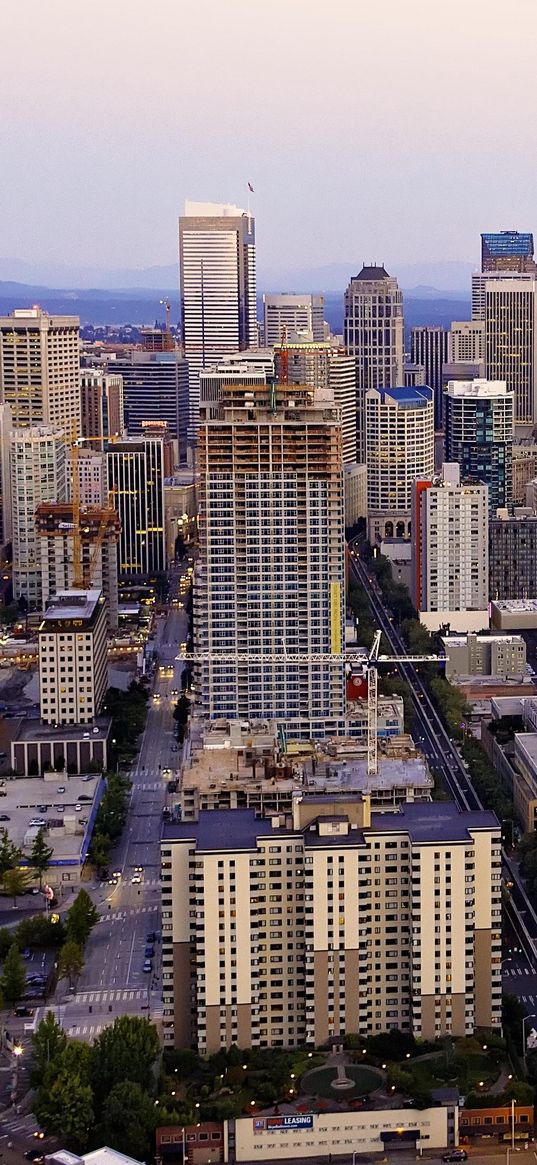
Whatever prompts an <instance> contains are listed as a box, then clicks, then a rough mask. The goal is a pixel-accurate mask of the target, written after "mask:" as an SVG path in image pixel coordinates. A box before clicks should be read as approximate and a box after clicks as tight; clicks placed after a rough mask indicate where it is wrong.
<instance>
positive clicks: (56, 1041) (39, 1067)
mask: <svg viewBox="0 0 537 1165" xmlns="http://www.w3.org/2000/svg"><path fill="white" fill-rule="evenodd" d="M32 1046H33V1061H34V1069H35V1071H34V1072H32V1077H33V1078H34V1077H35V1083H38V1082H41V1080H42V1079H43V1077H44V1076H45V1073H46V1071H47V1069H48V1068H49V1066H50V1065H51V1064H56V1063H57V1062H58V1061H59V1060H60V1058H61V1055H62V1052H63V1051H64V1050H65V1048H66V1046H67V1036H66V1034H65V1032H64V1030H63V1028H62V1027H61V1025H60V1024H59V1023H58V1022H57V1020H56V1018H55V1016H54V1012H52V1011H49V1012H47V1014H46V1016H45V1018H44V1019H42V1020H41V1023H39V1024H38V1025H37V1028H36V1030H35V1032H34V1034H33V1036H32Z"/></svg>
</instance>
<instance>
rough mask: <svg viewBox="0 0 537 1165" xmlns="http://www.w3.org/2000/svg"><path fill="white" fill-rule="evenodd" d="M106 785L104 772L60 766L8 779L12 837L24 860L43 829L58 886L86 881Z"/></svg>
mask: <svg viewBox="0 0 537 1165" xmlns="http://www.w3.org/2000/svg"><path fill="white" fill-rule="evenodd" d="M104 788H105V785H104V781H103V780H102V778H101V776H100V775H92V774H88V775H87V777H80V776H76V777H73V776H70V775H69V776H68V775H67V773H66V772H65V771H62V772H55V771H54V770H51V771H47V772H46V773H45V775H44V776H43V777H41V778H39V777H31V778H30V779H19V780H16V781H9V780H8V781H4V782H2V785H1V792H2V802H1V804H2V812H5V813H6V814H8V816H9V837H10V840H11V841H12V842H13V844H14V845H15V846H16V847H17V848H18V849H20V850H21V853H22V857H23V859H29V858H30V854H31V851H32V845H33V843H34V841H35V838H36V836H37V834H38V833H39V830H40V829H43V832H44V834H45V839H46V842H47V845H49V846H50V847H51V849H52V851H53V853H52V857H51V859H50V865H49V867H48V869H47V873H46V881H47V882H48V884H49V885H50V886H52V888H53V889H57V888H58V887H59V886H62V887H63V889H64V890H65V889H69V888H71V887H76V886H78V885H79V884H80V878H81V871H82V866H83V865H84V862H85V860H86V857H87V853H88V849H89V844H90V841H91V835H92V831H93V826H94V823H95V818H96V815H97V810H98V807H99V802H100V800H101V797H102V794H103V792H104Z"/></svg>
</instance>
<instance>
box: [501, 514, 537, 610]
mask: <svg viewBox="0 0 537 1165" xmlns="http://www.w3.org/2000/svg"><path fill="white" fill-rule="evenodd" d="M536 596H537V516H536V515H535V514H534V513H533V512H532V511H531V510H530V511H529V512H528V510H522V512H521V513H515V514H514V515H512V516H509V515H508V513H507V511H503V513H501V514H499V515H498V516H497V517H491V519H490V522H489V597H490V598H491V599H493V600H496V599H534V598H535V597H536Z"/></svg>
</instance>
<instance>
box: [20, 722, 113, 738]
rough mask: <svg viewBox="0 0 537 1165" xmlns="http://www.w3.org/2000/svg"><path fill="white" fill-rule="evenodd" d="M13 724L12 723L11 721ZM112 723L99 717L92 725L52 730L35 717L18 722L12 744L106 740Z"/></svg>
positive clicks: (67, 726)
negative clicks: (20, 742)
mask: <svg viewBox="0 0 537 1165" xmlns="http://www.w3.org/2000/svg"><path fill="white" fill-rule="evenodd" d="M11 723H13V721H11ZM111 723H112V721H111V720H110V719H108V717H106V716H99V717H98V718H97V719H95V720H94V721H93V723H92V724H60V725H59V726H58V727H57V728H52V727H51V725H50V724H42V723H41V721H40V720H38V719H37V717H33V718H30V717H28V719H27V720H22V719H21V720H20V721H19V723H18V725H17V732H16V733H15V735H14V736H13V738H12V739H13V741H14V743H18V742H19V741H25V740H26V741H40V742H43V741H50V742H53V741H55V740H58V741H67V742H69V741H70V740H87V739H88V738H89V739H91V740H107V739H108V736H109V733H110V726H111Z"/></svg>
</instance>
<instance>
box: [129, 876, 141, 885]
mask: <svg viewBox="0 0 537 1165" xmlns="http://www.w3.org/2000/svg"><path fill="white" fill-rule="evenodd" d="M141 881H142V875H141V874H133V875H132V878H131V882H132V884H133V886H138V885H139V883H140V882H141Z"/></svg>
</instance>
